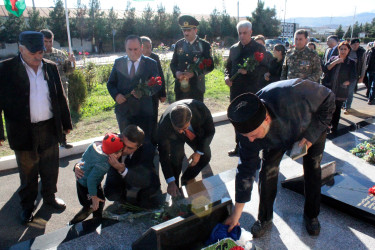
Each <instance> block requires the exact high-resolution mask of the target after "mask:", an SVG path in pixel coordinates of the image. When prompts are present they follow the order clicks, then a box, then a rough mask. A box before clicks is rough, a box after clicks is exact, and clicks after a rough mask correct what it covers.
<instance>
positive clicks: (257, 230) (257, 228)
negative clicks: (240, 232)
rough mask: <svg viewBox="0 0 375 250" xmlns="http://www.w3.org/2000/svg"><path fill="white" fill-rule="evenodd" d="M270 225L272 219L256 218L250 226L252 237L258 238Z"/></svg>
mask: <svg viewBox="0 0 375 250" xmlns="http://www.w3.org/2000/svg"><path fill="white" fill-rule="evenodd" d="M271 226H272V219H271V220H267V221H260V220H257V221H256V222H255V223H254V224H253V226H252V227H251V234H252V235H253V238H259V237H261V236H263V234H264V233H265V232H266V231H267V229H269V228H270V227H271Z"/></svg>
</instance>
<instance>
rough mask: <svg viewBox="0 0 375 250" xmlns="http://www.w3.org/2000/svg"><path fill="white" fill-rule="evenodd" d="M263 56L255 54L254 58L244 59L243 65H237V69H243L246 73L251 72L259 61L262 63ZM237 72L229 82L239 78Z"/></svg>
mask: <svg viewBox="0 0 375 250" xmlns="http://www.w3.org/2000/svg"><path fill="white" fill-rule="evenodd" d="M263 58H264V54H263V53H262V52H258V51H257V52H255V53H254V56H252V57H248V58H244V59H243V61H244V62H243V64H238V68H239V69H244V70H246V71H247V72H253V71H254V70H255V68H256V67H257V66H258V65H259V63H260V62H261V61H263ZM239 74H240V73H239V72H236V73H235V74H234V75H233V76H232V77H231V78H230V80H231V81H232V82H233V80H234V79H236V78H237V77H238V76H239Z"/></svg>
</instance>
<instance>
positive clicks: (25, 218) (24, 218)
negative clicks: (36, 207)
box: [20, 209, 34, 225]
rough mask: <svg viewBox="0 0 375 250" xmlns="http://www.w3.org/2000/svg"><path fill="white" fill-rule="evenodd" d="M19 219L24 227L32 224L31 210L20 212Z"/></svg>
mask: <svg viewBox="0 0 375 250" xmlns="http://www.w3.org/2000/svg"><path fill="white" fill-rule="evenodd" d="M20 217H21V223H22V224H23V225H26V224H27V223H29V222H32V221H33V219H34V216H33V210H32V209H24V210H22V213H21V216H20Z"/></svg>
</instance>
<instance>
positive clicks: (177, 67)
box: [170, 15, 214, 102]
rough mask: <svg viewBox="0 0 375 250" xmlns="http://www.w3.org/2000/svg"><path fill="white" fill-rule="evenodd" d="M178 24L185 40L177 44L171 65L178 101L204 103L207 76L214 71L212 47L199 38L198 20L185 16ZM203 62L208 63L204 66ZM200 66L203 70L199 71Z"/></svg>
mask: <svg viewBox="0 0 375 250" xmlns="http://www.w3.org/2000/svg"><path fill="white" fill-rule="evenodd" d="M178 23H179V25H180V27H181V29H182V33H183V35H184V38H183V39H181V40H179V41H177V42H176V45H175V48H174V52H173V57H172V60H171V65H170V66H171V70H172V73H173V76H174V77H175V87H174V91H175V93H176V101H178V100H182V99H195V100H198V101H201V102H203V97H204V92H205V90H206V85H205V84H206V83H205V75H206V74H207V73H209V72H211V71H212V70H213V69H214V62H213V59H212V56H211V46H210V44H209V43H208V42H207V41H205V40H203V39H201V38H199V37H198V35H197V32H198V29H197V26H198V25H199V22H198V21H197V19H195V18H194V17H192V16H189V15H183V16H180V17H179V19H178ZM203 60H205V61H204V62H208V63H206V64H204V62H203ZM194 64H195V65H194ZM202 65H206V66H205V67H203V66H202ZM200 66H202V69H200V70H198V67H200Z"/></svg>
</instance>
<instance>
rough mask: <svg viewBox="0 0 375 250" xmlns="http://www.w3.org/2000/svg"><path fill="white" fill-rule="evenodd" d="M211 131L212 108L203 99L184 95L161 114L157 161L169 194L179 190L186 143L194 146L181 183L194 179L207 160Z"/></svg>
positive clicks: (208, 160)
mask: <svg viewBox="0 0 375 250" xmlns="http://www.w3.org/2000/svg"><path fill="white" fill-rule="evenodd" d="M214 134H215V125H214V122H213V120H212V115H211V112H210V111H209V109H208V108H207V107H206V105H204V103H202V102H200V101H197V100H192V99H185V100H181V101H177V102H174V103H172V104H171V105H169V107H168V108H167V109H166V110H165V112H164V114H163V115H162V116H161V117H160V121H159V126H158V149H159V156H160V164H161V169H162V170H163V174H164V177H165V180H166V182H167V183H168V187H167V192H168V193H169V194H170V195H171V196H176V195H178V193H179V191H178V186H179V179H180V174H181V170H182V161H183V159H184V157H185V149H184V145H185V143H187V144H188V145H189V146H190V147H191V148H192V149H193V150H194V153H193V154H192V155H191V156H190V157H189V158H188V162H189V166H188V168H187V169H186V171H185V172H184V173H183V174H182V177H181V183H182V185H186V184H188V183H189V182H193V181H194V178H195V177H196V176H197V175H198V174H199V173H200V171H201V170H202V169H203V168H204V167H205V166H206V165H207V164H208V163H209V162H210V160H211V149H210V144H211V141H212V138H213V137H214Z"/></svg>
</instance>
